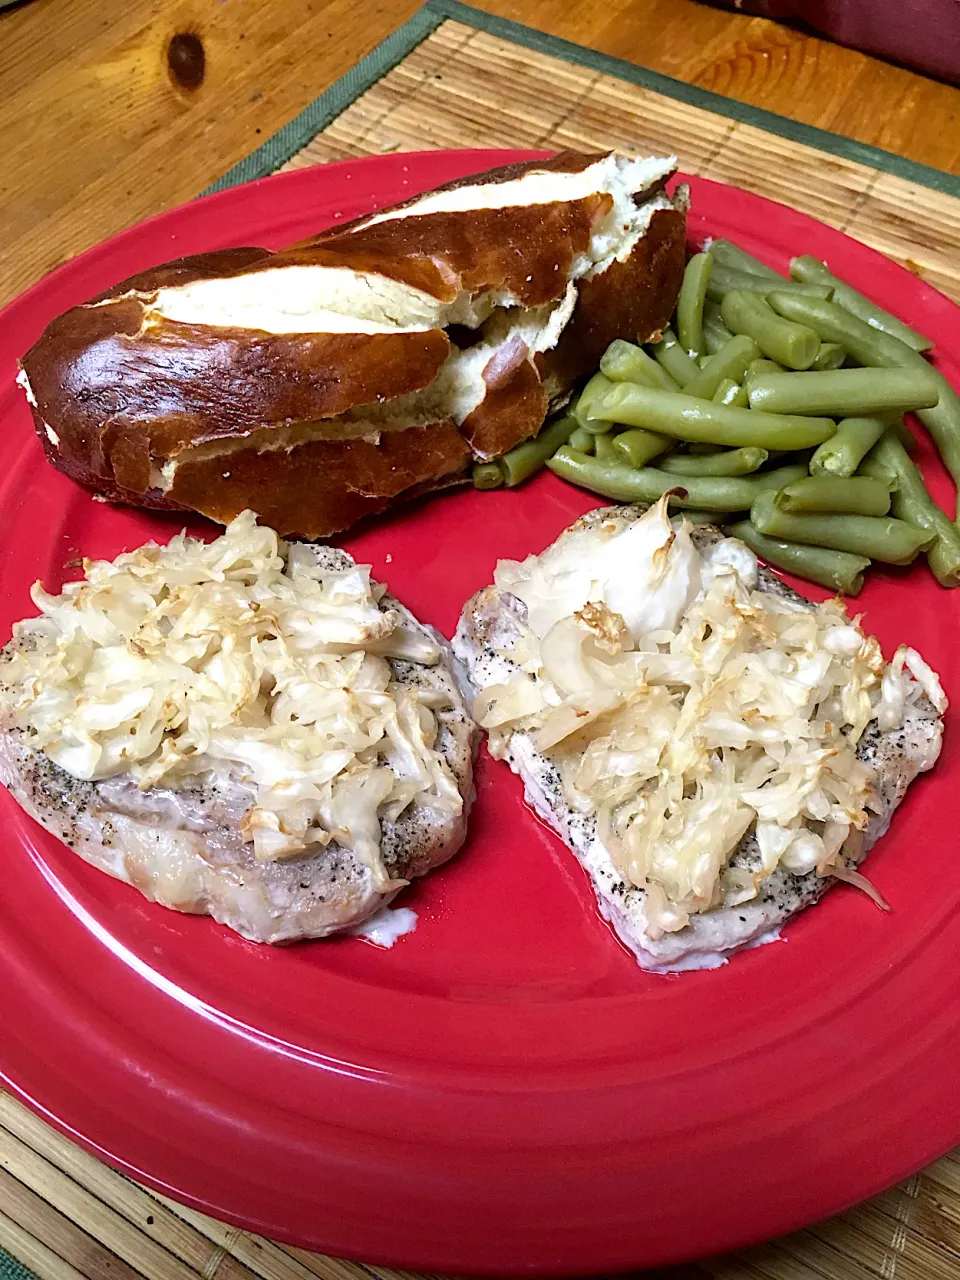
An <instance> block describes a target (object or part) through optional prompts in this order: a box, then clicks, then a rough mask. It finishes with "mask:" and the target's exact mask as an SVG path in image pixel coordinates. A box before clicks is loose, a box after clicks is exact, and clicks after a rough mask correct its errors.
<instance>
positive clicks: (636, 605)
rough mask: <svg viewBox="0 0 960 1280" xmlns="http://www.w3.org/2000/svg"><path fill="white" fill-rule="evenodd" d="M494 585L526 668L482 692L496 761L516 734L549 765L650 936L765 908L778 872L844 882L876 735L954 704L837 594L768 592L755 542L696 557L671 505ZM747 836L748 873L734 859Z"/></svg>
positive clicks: (597, 529)
mask: <svg viewBox="0 0 960 1280" xmlns="http://www.w3.org/2000/svg"><path fill="white" fill-rule="evenodd" d="M744 552H745V553H746V554H743V553H744ZM496 583H497V586H498V587H499V588H500V589H501V590H503V591H507V592H509V593H510V594H512V595H514V596H515V597H517V598H518V599H519V600H521V601H522V602H523V609H522V610H521V612H522V613H524V614H525V619H526V624H525V626H521V632H522V635H521V639H520V642H519V646H518V648H517V649H515V650H513V651H512V652H511V653H510V654H509V655H507V654H505V655H504V656H505V657H509V658H510V659H511V660H512V661H513V662H514V663H516V664H517V668H518V669H517V670H515V672H514V674H513V675H512V676H511V677H510V678H509V679H508V680H507V681H505V682H504V683H502V684H497V685H490V686H488V687H487V688H485V689H483V690H482V691H481V693H480V694H479V695H478V697H477V699H476V704H475V714H476V718H477V720H478V721H479V723H480V724H481V725H482V726H483V727H485V728H486V729H487V730H488V731H489V737H490V748H491V751H492V752H493V754H494V755H502V754H503V753H504V752H505V751H506V750H507V749H508V747H509V741H510V738H511V736H512V734H513V733H515V732H522V733H525V734H527V735H529V736H530V738H531V740H532V742H533V745H534V746H535V747H536V748H537V749H538V750H539V751H540V752H542V753H543V754H545V755H547V756H548V757H549V758H550V759H551V760H552V761H553V762H554V763H555V765H556V767H557V770H558V772H559V776H560V779H561V782H562V786H563V790H564V795H565V798H566V800H567V803H568V804H569V805H570V807H571V808H572V809H574V810H577V811H579V812H583V813H588V814H592V815H594V816H595V817H596V821H597V833H598V836H599V838H600V839H601V840H602V842H603V844H604V845H605V847H606V848H607V850H608V852H609V854H610V857H611V859H612V861H613V863H614V865H615V866H616V867H617V869H618V871H619V873H620V874H621V875H622V876H623V878H624V880H625V881H626V882H627V883H628V884H630V885H633V886H636V887H638V888H640V889H643V890H644V891H645V893H646V895H647V896H646V906H645V913H646V917H647V922H648V923H647V931H648V934H649V935H650V936H651V937H653V938H656V937H659V936H660V935H661V934H662V933H663V932H664V931H673V930H678V929H682V928H683V927H684V926H685V925H686V924H688V923H689V918H690V916H691V914H693V913H696V912H704V911H709V910H710V909H711V908H713V907H716V906H718V905H720V904H721V903H723V904H725V905H727V906H732V905H736V904H738V903H741V902H745V901H748V900H749V899H751V898H753V897H755V896H757V894H758V893H759V892H760V889H761V885H762V882H763V880H764V879H765V878H766V877H767V876H768V875H769V874H770V873H771V872H772V871H774V870H775V869H776V868H777V867H783V868H784V869H785V870H787V871H790V872H794V873H797V874H802V873H805V872H808V871H811V870H814V869H816V870H817V871H818V872H819V873H820V874H830V873H835V874H838V875H840V876H843V877H844V878H850V872H849V868H848V864H847V861H846V856H847V855H853V854H855V852H856V850H857V848H858V847H859V846H858V843H857V842H858V840H859V832H860V831H862V829H863V828H864V826H865V825H866V823H867V821H868V818H869V814H870V811H871V808H872V807H874V806H875V803H876V801H875V794H874V784H875V774H874V771H873V770H872V769H871V768H870V767H869V766H868V765H867V764H865V763H864V762H863V761H862V760H860V759H858V757H857V745H858V743H859V742H860V739H861V738H862V736H863V734H864V732H865V730H866V729H867V726H868V725H869V723H870V722H871V720H873V719H877V720H878V722H879V727H880V728H881V729H884V730H889V729H894V728H897V727H898V726H899V725H900V724H901V723H902V721H903V716H904V712H905V710H906V708H907V707H908V705H910V704H911V703H912V702H914V701H915V700H916V699H917V698H919V697H922V696H927V697H929V698H930V700H931V701H932V702H933V703H934V705H935V707H936V709H937V710H938V711H942V710H943V708H944V707H945V705H946V700H945V698H944V696H943V691H942V689H941V688H940V684H939V681H938V680H937V677H936V675H935V674H934V673H933V672H932V671H931V670H930V668H929V667H928V666H927V664H926V663H924V662H923V660H922V659H921V658H920V657H919V655H917V654H916V653H915V652H914V651H913V650H912V649H909V648H906V647H903V648H901V649H899V650H898V651H897V654H896V656H895V658H894V660H893V662H892V663H891V664H890V665H889V666H888V665H887V664H886V663H885V662H884V659H883V655H882V653H881V651H880V646H879V644H878V642H877V641H876V639H874V638H873V637H872V636H868V635H865V634H864V633H863V631H862V630H861V628H860V625H859V623H860V619H859V618H853V619H851V618H849V617H848V616H847V613H846V610H845V608H844V606H843V604H842V602H841V601H840V600H837V599H834V600H828V601H826V602H825V603H823V604H820V605H817V606H815V607H811V606H809V605H808V604H807V603H806V602H800V601H797V600H792V599H789V598H785V597H782V596H779V595H776V594H774V593H772V592H767V591H759V590H757V589H756V561H755V559H753V558H752V557H751V556H750V553H749V552H746V549H745V548H743V547H742V546H741V545H740V544H737V543H733V542H732V541H731V540H725V541H724V542H721V543H720V544H718V545H717V546H715V547H713V548H712V549H710V551H709V552H706V553H704V554H701V553H700V552H699V551H698V550H697V548H696V547H695V546H694V545H693V543H692V540H691V539H690V536H689V529H688V528H687V527H686V526H685V525H684V524H683V523H682V522H681V523H680V524H679V527H677V526H675V525H673V524H671V522H670V520H669V518H668V516H667V512H666V506H665V500H664V501H662V502H661V503H659V504H658V505H657V506H656V507H654V508H651V510H650V511H649V512H647V513H646V514H645V515H644V516H643V517H642V518H641V519H640V520H638V521H636V522H635V523H632V524H630V525H628V526H627V527H626V528H623V527H622V526H617V525H616V524H615V523H613V524H611V525H608V526H606V527H605V526H604V525H603V524H599V525H595V526H594V527H593V528H591V529H590V530H588V531H585V532H583V533H579V532H578V531H577V530H576V529H574V530H573V531H572V533H571V534H568V535H565V536H564V537H561V538H560V539H559V540H558V541H557V542H556V543H555V544H554V545H553V546H552V547H551V548H550V549H549V550H548V551H547V552H545V553H544V554H543V555H542V556H540V557H530V558H529V559H528V560H527V561H524V562H523V563H522V564H517V563H515V562H505V563H504V564H503V565H501V566H500V567H498V571H497V575H496ZM751 831H752V832H753V833H754V834H755V835H756V841H757V847H758V849H759V854H760V865H759V869H758V870H756V871H752V872H749V873H748V872H747V871H745V870H743V869H741V868H737V867H733V866H731V865H730V858H731V855H732V854H733V853H734V852H735V850H736V849H737V848H738V846H739V845H740V843H741V841H742V840H743V838H744V836H745V835H746V834H747V833H748V832H751Z"/></svg>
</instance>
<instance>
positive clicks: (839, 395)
mask: <svg viewBox="0 0 960 1280" xmlns="http://www.w3.org/2000/svg"><path fill="white" fill-rule="evenodd" d="M747 390H748V392H749V396H750V408H751V409H760V410H762V411H763V412H765V413H801V414H803V413H813V414H819V415H821V416H822V415H823V414H827V413H829V414H833V415H835V416H836V417H838V418H839V417H854V416H856V415H864V414H871V413H882V412H884V411H887V410H892V411H894V412H898V413H899V412H902V411H903V410H905V409H929V408H931V407H932V406H933V405H935V404H936V403H937V400H938V399H939V398H940V390H939V388H938V386H937V383H936V379H935V378H934V377H933V372H932V370H931V369H930V368H929V367H928V368H926V369H831V370H829V371H827V372H824V373H765V374H758V375H757V377H755V378H751V379H750V385H749V387H748V388H747Z"/></svg>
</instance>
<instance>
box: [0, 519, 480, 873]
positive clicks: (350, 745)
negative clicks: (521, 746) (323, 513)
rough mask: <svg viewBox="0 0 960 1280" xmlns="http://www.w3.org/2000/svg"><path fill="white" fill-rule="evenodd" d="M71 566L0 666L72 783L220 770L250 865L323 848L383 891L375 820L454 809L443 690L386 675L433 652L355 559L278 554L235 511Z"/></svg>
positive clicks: (289, 551) (16, 711) (28, 722)
mask: <svg viewBox="0 0 960 1280" xmlns="http://www.w3.org/2000/svg"><path fill="white" fill-rule="evenodd" d="M331 565H332V566H333V567H330V566H331ZM83 570H84V579H83V581H79V582H72V583H68V584H67V585H66V586H65V587H64V588H63V591H62V592H61V593H60V594H59V595H51V594H49V593H48V592H46V591H44V589H43V588H42V586H41V585H40V584H39V583H37V584H35V586H34V588H33V592H32V596H33V600H34V603H35V604H36V605H37V607H38V608H39V609H40V611H41V616H40V617H39V618H34V619H30V620H28V621H26V622H21V623H18V624H17V626H16V627H15V628H14V644H13V645H12V646H11V647H10V657H9V660H8V662H7V663H5V664H4V667H3V668H2V669H0V680H2V686H3V703H4V705H5V707H6V708H7V709H8V713H9V712H12V715H13V718H14V720H15V723H16V724H17V725H18V726H19V728H20V729H21V730H22V732H23V734H24V739H25V741H26V743H27V744H28V745H29V746H31V747H34V748H36V749H38V750H41V751H43V752H45V753H46V754H47V755H48V756H49V757H50V758H51V759H52V760H54V761H55V762H56V763H57V764H59V765H60V766H62V768H64V769H66V770H67V771H68V772H69V773H71V774H73V775H74V776H75V777H78V778H85V779H89V780H97V779H104V778H110V777H114V776H116V775H117V774H122V773H126V774H129V775H130V776H131V777H132V778H133V779H134V780H135V781H136V782H137V784H138V785H139V786H140V787H141V788H144V789H145V788H148V787H160V786H164V787H176V786H178V785H181V784H183V783H184V782H185V781H188V780H191V779H197V778H202V777H203V776H204V775H209V774H211V773H216V774H226V775H229V777H230V778H232V779H233V780H234V781H237V782H240V783H243V784H246V785H248V786H249V787H250V789H251V792H252V798H253V803H252V804H251V807H250V810H249V811H248V813H247V815H246V817H245V819H244V823H243V833H244V836H245V838H246V839H247V840H249V841H251V842H252V844H253V847H254V850H255V853H256V856H257V858H260V859H275V858H288V857H296V856H300V855H303V854H304V853H309V852H315V851H316V849H317V847H318V846H323V845H326V844H328V843H329V842H330V841H332V840H335V841H336V842H337V843H339V844H341V845H343V846H344V847H346V848H348V849H350V850H352V851H353V852H354V853H355V854H356V855H357V857H358V858H359V859H361V860H362V861H363V862H365V863H366V864H367V865H368V866H369V867H370V868H371V871H372V872H373V874H374V877H375V879H376V880H377V882H378V885H380V886H381V887H383V886H386V885H387V884H388V883H389V882H390V880H389V875H388V873H387V871H386V869H385V867H384V865H383V862H382V859H381V857H380V843H381V826H380V824H381V822H382V821H384V820H392V821H395V820H396V819H397V818H398V817H399V815H400V814H401V813H402V812H403V811H404V810H405V809H406V808H407V807H408V806H409V805H411V804H414V803H420V804H423V805H427V806H429V807H432V808H434V809H438V810H441V811H444V812H448V813H459V812H460V811H461V809H462V803H463V802H462V798H461V795H460V792H459V790H458V787H457V783H456V780H455V778H454V777H453V775H452V773H451V771H450V768H449V766H448V765H447V762H446V760H445V759H444V757H443V755H442V754H441V753H440V752H438V751H437V749H436V740H437V721H436V718H435V716H434V710H436V709H437V706H438V704H437V701H436V700H437V698H438V694H437V693H436V691H435V690H429V689H426V688H420V687H419V686H417V685H416V684H414V683H406V682H400V681H398V680H397V679H395V678H394V673H393V670H392V668H391V666H390V663H389V662H388V659H389V658H401V659H407V660H410V661H412V662H417V663H424V664H430V665H432V664H434V663H436V662H438V661H439V659H440V650H439V648H438V646H437V645H436V644H435V643H434V642H433V641H432V640H430V639H429V638H428V637H427V636H426V635H425V634H424V633H423V632H422V631H421V630H419V629H415V628H413V627H411V626H408V625H406V624H405V623H404V620H403V618H402V616H401V615H400V614H399V613H398V612H397V610H395V609H391V608H383V607H381V603H380V602H381V600H382V598H383V595H384V591H385V588H384V587H383V586H381V585H379V584H377V583H376V582H373V581H372V580H371V578H370V570H369V567H368V566H363V565H354V564H350V565H348V566H347V567H341V566H340V562H339V561H337V560H331V561H327V562H325V561H324V560H323V558H322V553H321V556H320V557H318V556H317V555H316V554H315V553H314V551H313V550H312V549H311V548H308V547H305V546H302V545H299V546H298V545H297V544H292V545H286V544H284V543H282V542H281V541H280V539H279V538H278V537H277V535H276V534H275V533H274V532H273V531H272V530H271V529H267V528H263V527H261V526H258V525H257V523H256V518H255V516H254V515H253V513H252V512H249V511H247V512H244V513H243V514H242V515H239V516H238V517H237V518H236V519H235V520H234V521H233V522H232V523H231V524H230V525H229V526H228V528H227V529H226V531H225V533H224V534H223V536H222V537H219V538H217V539H216V540H215V541H213V542H210V543H204V542H202V541H200V540H198V539H194V538H188V537H187V536H186V535H185V534H180V535H179V536H178V537H175V538H173V539H172V541H171V542H170V543H169V544H168V545H166V546H158V545H156V544H154V543H149V544H147V545H146V546H144V547H141V548H140V549H139V550H137V551H133V552H130V553H127V554H124V555H121V556H118V557H117V559H116V560H113V561H106V560H86V561H84V564H83ZM441 701H442V697H441Z"/></svg>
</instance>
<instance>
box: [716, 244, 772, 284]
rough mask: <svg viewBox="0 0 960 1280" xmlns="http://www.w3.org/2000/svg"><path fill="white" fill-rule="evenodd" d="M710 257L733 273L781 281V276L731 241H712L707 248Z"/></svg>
mask: <svg viewBox="0 0 960 1280" xmlns="http://www.w3.org/2000/svg"><path fill="white" fill-rule="evenodd" d="M709 251H710V256H711V257H712V258H713V259H714V261H715V262H717V263H718V264H722V265H723V266H725V267H730V268H731V269H732V270H734V271H745V272H747V273H748V274H750V275H752V276H763V277H764V278H765V279H767V280H777V281H779V280H782V279H783V276H782V275H781V274H780V272H779V271H774V269H773V267H768V266H767V264H766V263H765V262H761V261H760V260H759V258H754V257H752V256H751V255H750V254H749V253H747V251H746V250H745V249H741V248H740V246H739V245H737V244H734V243H733V242H732V241H731V240H723V239H720V240H713V241H711V243H710V246H709Z"/></svg>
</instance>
